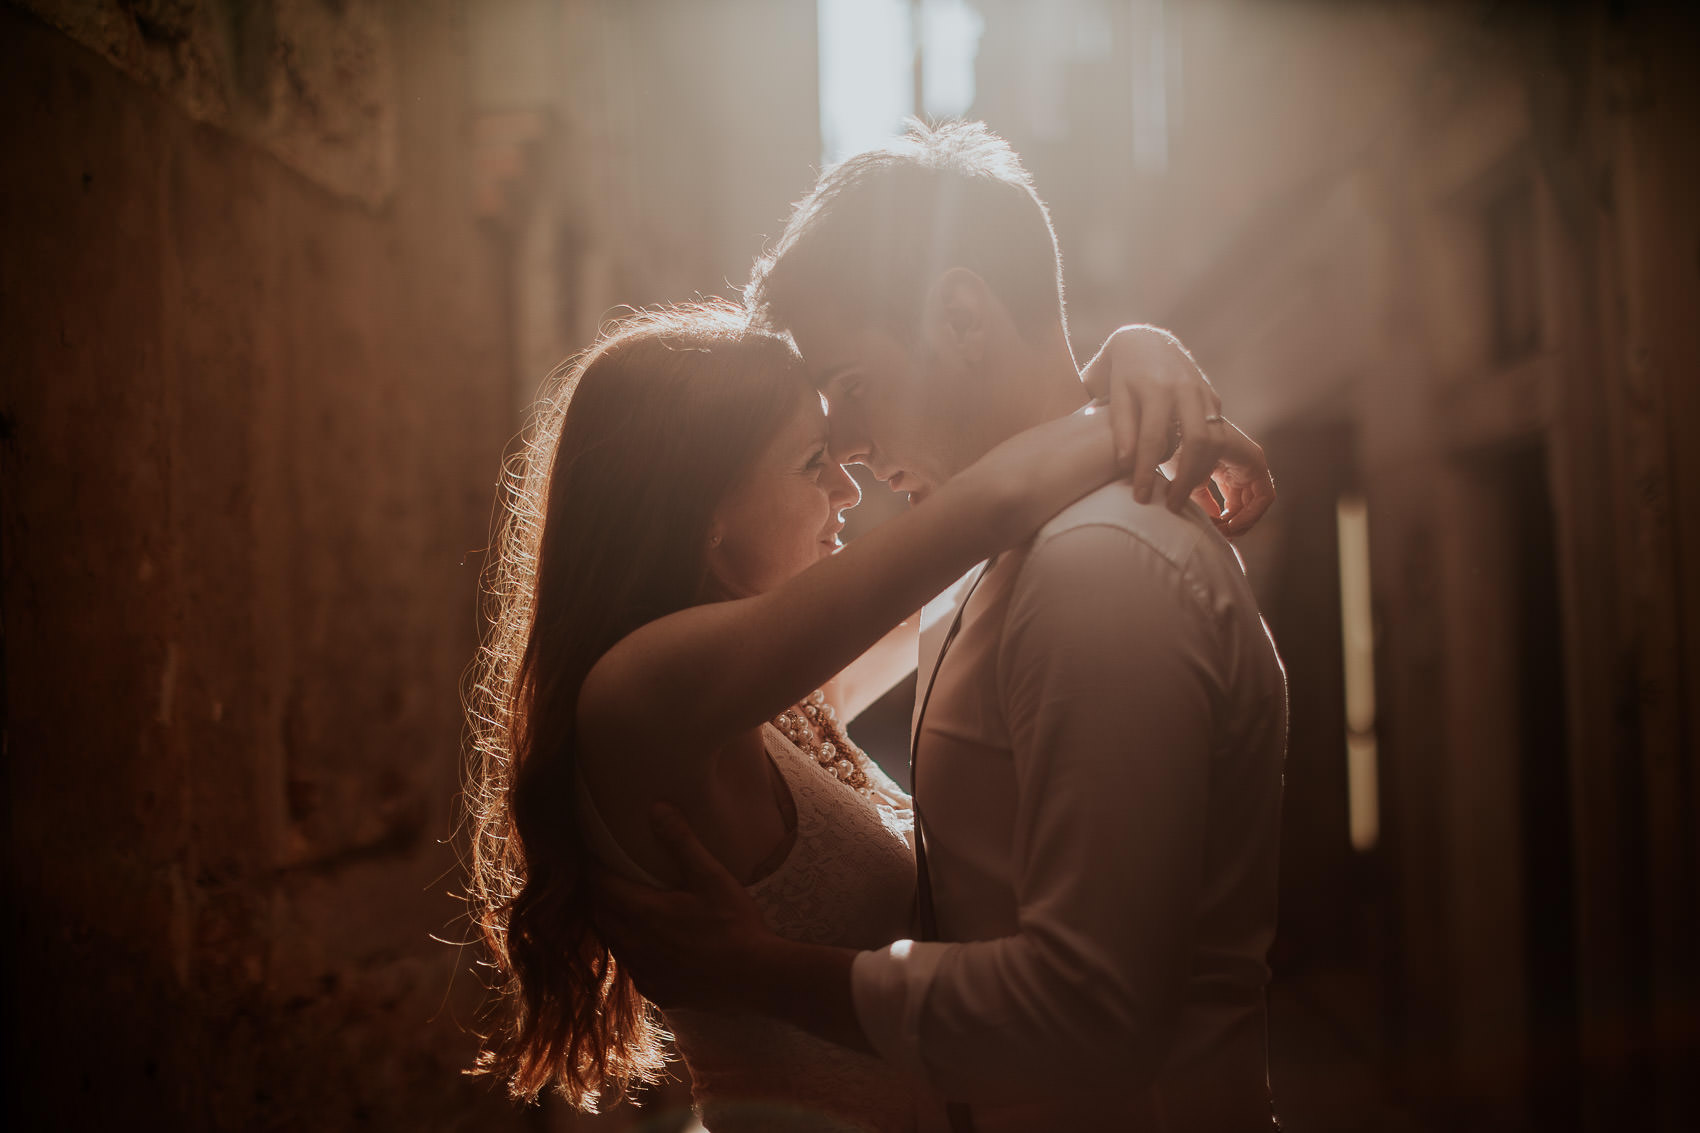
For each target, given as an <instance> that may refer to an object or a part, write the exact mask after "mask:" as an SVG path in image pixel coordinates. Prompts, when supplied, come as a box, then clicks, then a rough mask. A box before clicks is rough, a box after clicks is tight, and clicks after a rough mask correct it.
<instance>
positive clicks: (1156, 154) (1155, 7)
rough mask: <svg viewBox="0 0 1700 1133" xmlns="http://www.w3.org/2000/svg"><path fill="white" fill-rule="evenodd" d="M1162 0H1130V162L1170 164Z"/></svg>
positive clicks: (1166, 45) (1154, 167)
mask: <svg viewBox="0 0 1700 1133" xmlns="http://www.w3.org/2000/svg"><path fill="white" fill-rule="evenodd" d="M1163 7H1164V0H1129V2H1128V15H1129V17H1130V23H1131V24H1132V33H1133V67H1132V74H1133V164H1134V168H1136V169H1146V170H1152V171H1155V172H1161V171H1162V170H1163V169H1165V168H1167V167H1168V164H1169V32H1168V27H1167V21H1166V20H1165V19H1164V11H1163Z"/></svg>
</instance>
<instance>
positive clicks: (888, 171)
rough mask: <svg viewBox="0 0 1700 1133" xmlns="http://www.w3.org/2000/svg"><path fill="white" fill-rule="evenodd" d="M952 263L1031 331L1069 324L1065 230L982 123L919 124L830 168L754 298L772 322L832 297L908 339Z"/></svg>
mask: <svg viewBox="0 0 1700 1133" xmlns="http://www.w3.org/2000/svg"><path fill="white" fill-rule="evenodd" d="M953 267H965V268H968V269H970V270H971V271H973V272H975V273H977V274H978V275H979V276H980V277H981V278H982V279H983V280H985V282H986V285H987V286H988V287H989V288H990V289H991V291H992V293H993V294H994V295H996V296H997V297H998V298H999V299H1000V300H1001V301H1002V302H1003V304H1004V306H1005V307H1007V308H1008V309H1009V312H1010V314H1011V316H1012V317H1013V318H1014V320H1015V322H1016V325H1017V326H1018V327H1019V328H1020V330H1021V332H1022V333H1023V334H1024V335H1027V336H1029V337H1034V336H1036V335H1037V334H1041V333H1043V332H1044V331H1046V330H1048V329H1050V328H1055V327H1061V326H1063V325H1064V324H1063V299H1062V259H1061V257H1060V255H1059V254H1058V252H1057V237H1056V232H1055V230H1054V229H1053V228H1052V227H1051V217H1050V213H1049V212H1048V211H1046V209H1045V204H1044V202H1043V201H1041V200H1040V199H1039V195H1038V194H1037V193H1036V192H1034V191H1033V179H1032V177H1031V176H1030V175H1029V174H1028V172H1027V170H1026V169H1025V168H1024V167H1023V166H1022V164H1021V159H1020V157H1018V156H1017V155H1016V153H1015V151H1014V150H1013V149H1011V148H1010V146H1009V143H1008V142H1006V141H1004V140H1003V139H1002V138H1000V137H998V136H997V135H996V134H994V133H992V132H991V131H990V130H989V129H987V128H986V126H985V124H984V123H982V122H948V123H945V124H943V125H939V126H927V125H924V124H922V123H920V122H911V123H910V125H909V128H908V130H907V132H905V133H904V135H903V136H902V137H901V138H898V139H896V140H895V141H893V142H892V143H890V144H889V145H886V146H882V147H880V148H879V149H874V150H869V151H867V152H866V153H859V154H857V155H855V156H854V157H850V158H847V159H845V160H844V161H843V162H840V163H839V164H838V165H835V166H833V167H832V168H831V169H828V170H827V171H826V172H825V173H823V174H821V178H820V180H819V181H818V182H817V183H816V184H815V187H814V190H813V191H812V192H810V193H809V195H808V196H806V197H804V198H803V199H802V200H801V201H799V202H798V203H797V206H796V208H795V209H794V210H793V211H792V213H791V219H790V220H789V221H787V222H786V225H785V230H784V232H782V233H781V234H780V236H779V238H778V240H776V241H775V242H774V244H773V246H772V247H771V249H770V250H769V251H768V252H767V253H766V254H764V255H763V256H762V257H761V258H760V259H758V260H757V261H756V264H755V268H754V271H753V272H752V274H751V277H750V283H749V286H748V287H747V288H745V291H744V299H745V303H746V305H747V306H748V307H749V308H750V311H751V313H752V315H753V316H754V317H755V319H756V320H757V322H758V323H760V324H763V325H766V326H769V327H771V328H774V329H787V328H789V327H790V326H791V325H793V323H794V322H795V321H796V319H797V318H798V316H799V314H800V313H801V312H803V311H807V310H820V309H823V308H822V306H821V305H823V304H824V305H826V306H827V309H832V310H834V311H835V312H836V313H838V314H839V315H841V316H843V317H847V318H850V319H852V320H854V322H855V324H856V325H866V324H868V323H873V324H875V325H877V326H879V327H881V328H882V329H884V330H887V331H888V332H890V333H892V334H893V335H894V336H896V337H897V338H898V339H899V340H900V341H905V342H908V341H912V340H913V338H914V334H915V332H916V330H917V328H918V323H919V318H920V311H921V303H922V300H923V298H924V297H925V295H926V290H927V288H928V287H929V286H931V284H932V282H933V281H934V280H936V279H937V278H938V276H939V275H940V274H941V273H943V272H944V271H946V270H948V269H950V268H953Z"/></svg>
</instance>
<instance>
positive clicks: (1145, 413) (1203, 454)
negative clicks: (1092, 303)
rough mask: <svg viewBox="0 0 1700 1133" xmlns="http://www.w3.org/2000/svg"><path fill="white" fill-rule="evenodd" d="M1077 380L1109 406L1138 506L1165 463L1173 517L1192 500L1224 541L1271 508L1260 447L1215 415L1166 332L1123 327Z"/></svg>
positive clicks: (1215, 400)
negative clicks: (1170, 470)
mask: <svg viewBox="0 0 1700 1133" xmlns="http://www.w3.org/2000/svg"><path fill="white" fill-rule="evenodd" d="M1081 377H1082V379H1083V380H1084V381H1085V383H1086V388H1087V391H1088V392H1089V393H1091V394H1092V396H1093V397H1096V398H1099V399H1106V398H1107V399H1108V400H1109V403H1110V424H1111V426H1112V428H1113V430H1114V432H1115V437H1116V453H1117V456H1118V457H1119V458H1120V460H1121V463H1122V467H1123V468H1127V469H1131V470H1132V471H1133V490H1134V496H1135V498H1137V499H1138V500H1139V501H1140V502H1141V503H1143V502H1145V501H1147V500H1149V499H1150V498H1151V490H1152V486H1153V484H1154V483H1156V481H1157V475H1158V473H1157V466H1158V465H1160V464H1163V463H1165V462H1168V461H1169V460H1170V459H1171V458H1172V459H1173V461H1174V468H1173V472H1174V483H1173V488H1172V489H1171V490H1170V492H1169V495H1168V503H1169V506H1170V507H1171V508H1172V509H1174V510H1176V511H1179V510H1180V509H1181V508H1182V507H1183V506H1185V504H1186V502H1187V500H1188V499H1189V498H1190V499H1192V500H1193V501H1195V502H1196V503H1198V505H1199V506H1200V507H1202V508H1204V510H1205V513H1206V514H1208V515H1210V516H1213V517H1214V518H1215V522H1216V526H1217V528H1218V529H1219V530H1220V531H1222V533H1223V534H1225V535H1240V534H1243V533H1244V532H1246V531H1249V530H1250V529H1251V528H1252V526H1253V525H1254V524H1256V523H1257V521H1258V520H1259V519H1260V518H1262V516H1263V513H1264V512H1266V511H1268V510H1269V505H1270V504H1272V503H1274V502H1275V481H1274V479H1273V478H1272V477H1271V476H1270V475H1269V462H1268V461H1267V459H1265V457H1264V455H1263V449H1262V448H1261V447H1260V446H1259V445H1258V444H1257V442H1256V441H1254V440H1252V439H1251V438H1250V437H1248V436H1246V435H1245V434H1244V433H1242V432H1241V431H1240V430H1239V429H1237V428H1235V427H1234V426H1233V425H1232V424H1230V423H1229V422H1228V421H1227V420H1226V419H1224V418H1223V417H1222V399H1221V398H1220V397H1219V396H1217V394H1216V390H1215V389H1214V388H1213V387H1212V386H1211V385H1210V380H1209V379H1208V378H1206V377H1205V376H1204V371H1203V370H1201V369H1199V367H1198V363H1197V362H1195V361H1193V358H1192V355H1191V354H1189V353H1187V349H1186V347H1184V346H1182V345H1181V341H1180V339H1178V338H1176V337H1175V336H1174V335H1172V334H1170V333H1169V332H1168V331H1166V330H1163V329H1162V328H1160V327H1153V326H1126V327H1122V328H1121V329H1120V330H1118V331H1116V332H1115V333H1114V334H1112V335H1111V336H1110V337H1109V339H1108V340H1106V341H1105V343H1104V346H1103V349H1101V350H1100V351H1098V355H1097V357H1095V358H1093V359H1092V361H1091V362H1089V363H1087V365H1086V369H1085V371H1084V372H1083V373H1082V374H1081ZM1177 428H1178V429H1179V436H1178V437H1177V436H1176V435H1175V430H1176V429H1177ZM1177 443H1178V444H1179V446H1180V448H1179V450H1178V451H1177V450H1176V448H1175V446H1176V444H1177ZM1212 481H1213V482H1214V483H1215V485H1216V490H1217V491H1218V492H1219V493H1221V496H1222V506H1220V507H1218V505H1217V503H1216V500H1215V498H1214V497H1213V496H1212V495H1211V494H1210V490H1209V487H1208V483H1209V482H1212Z"/></svg>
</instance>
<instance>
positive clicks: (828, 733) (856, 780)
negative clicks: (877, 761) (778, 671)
mask: <svg viewBox="0 0 1700 1133" xmlns="http://www.w3.org/2000/svg"><path fill="white" fill-rule="evenodd" d="M773 726H774V727H775V728H778V729H779V734H780V735H782V736H784V737H785V738H786V739H788V740H790V741H791V742H792V743H793V744H795V745H796V746H797V748H798V749H799V750H801V751H803V752H806V753H807V754H808V755H810V756H811V757H813V759H814V761H815V762H816V763H818V764H820V765H821V766H822V767H824V768H826V770H828V771H830V772H832V774H833V777H834V778H836V779H837V780H838V781H839V782H840V783H843V784H844V785H845V786H847V787H850V788H852V789H853V790H857V791H860V792H862V793H863V794H865V795H866V794H872V793H873V789H874V787H873V783H872V781H870V780H869V779H868V771H867V766H866V763H867V758H868V757H867V756H866V755H865V754H863V752H862V749H861V748H859V747H857V746H856V745H855V744H854V743H851V742H850V737H849V736H847V735H845V734H844V729H843V728H841V727H839V725H838V713H837V712H836V711H834V710H833V707H832V705H830V704H828V703H827V702H826V694H825V693H824V692H822V691H821V690H820V689H818V688H817V689H816V690H815V691H813V692H811V693H810V694H809V695H808V696H807V697H805V698H803V700H801V701H799V702H798V703H797V704H796V705H794V706H792V707H791V708H789V709H787V710H786V711H784V712H781V713H780V714H779V715H777V716H775V717H774V718H773Z"/></svg>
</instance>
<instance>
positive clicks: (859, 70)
mask: <svg viewBox="0 0 1700 1133" xmlns="http://www.w3.org/2000/svg"><path fill="white" fill-rule="evenodd" d="M818 13H819V27H820V32H819V39H820V136H821V159H822V161H823V163H824V164H827V165H831V164H832V163H834V162H837V161H842V160H843V159H844V158H846V157H849V156H850V155H851V154H853V153H860V152H861V151H862V150H865V149H872V148H873V147H874V146H877V145H879V144H880V143H882V142H884V141H885V140H887V139H888V138H890V137H891V136H892V135H894V134H896V133H898V132H899V131H900V130H901V129H902V127H903V120H904V119H905V118H907V117H909V116H910V115H911V114H913V113H915V28H914V23H913V20H912V18H911V13H910V9H909V4H908V2H907V0H819V3H818Z"/></svg>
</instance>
